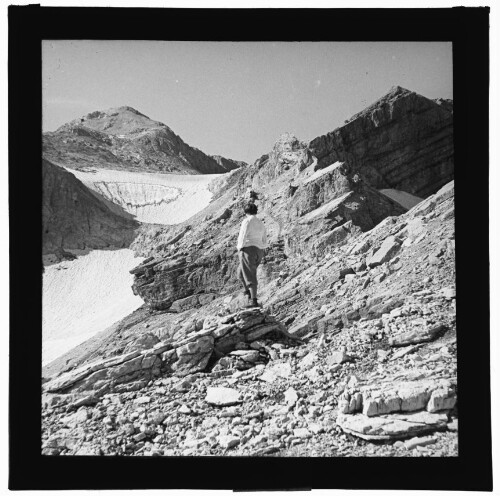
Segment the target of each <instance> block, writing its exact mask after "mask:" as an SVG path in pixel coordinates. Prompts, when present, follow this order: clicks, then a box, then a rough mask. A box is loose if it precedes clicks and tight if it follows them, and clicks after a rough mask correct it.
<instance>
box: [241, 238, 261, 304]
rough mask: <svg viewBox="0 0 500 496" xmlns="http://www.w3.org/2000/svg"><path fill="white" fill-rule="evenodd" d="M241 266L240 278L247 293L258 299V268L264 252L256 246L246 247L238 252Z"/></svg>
mask: <svg viewBox="0 0 500 496" xmlns="http://www.w3.org/2000/svg"><path fill="white" fill-rule="evenodd" d="M238 256H239V259H240V266H239V267H238V278H239V279H240V281H241V282H242V284H243V287H244V288H245V291H247V292H250V296H251V298H253V299H256V298H257V267H258V266H259V264H260V262H261V261H262V257H263V256H264V250H261V249H260V248H257V247H256V246H245V247H244V248H242V249H241V250H240V251H239V252H238Z"/></svg>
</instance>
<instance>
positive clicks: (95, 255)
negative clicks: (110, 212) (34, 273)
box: [42, 249, 144, 365]
mask: <svg viewBox="0 0 500 496" xmlns="http://www.w3.org/2000/svg"><path fill="white" fill-rule="evenodd" d="M74 253H75V254H78V252H76V251H74ZM143 260H144V259H143V258H140V257H134V253H133V252H132V250H128V249H121V250H93V251H91V252H89V253H88V254H83V255H80V256H78V258H77V259H76V260H73V261H64V262H61V263H59V264H55V265H50V266H47V267H45V272H44V275H43V296H42V312H43V313H42V343H43V345H42V365H45V364H47V363H49V362H51V361H52V360H54V359H56V358H57V357H59V356H61V355H62V354H64V353H66V352H67V351H69V350H70V349H71V348H74V347H75V346H77V345H78V344H80V343H83V342H84V341H86V340H87V339H89V338H91V337H92V336H94V335H95V334H97V333H98V332H100V331H103V330H104V329H106V328H107V327H109V326H111V325H112V324H114V323H115V322H117V321H118V320H120V319H122V318H124V317H126V316H127V315H128V314H130V313H131V312H133V311H134V310H136V309H137V308H139V307H140V306H141V305H142V304H143V301H142V299H141V298H140V297H139V296H135V295H134V294H133V293H132V289H131V286H132V283H133V275H132V274H130V273H129V270H130V269H132V268H134V267H135V266H137V265H139V264H140V263H141V262H142V261H143Z"/></svg>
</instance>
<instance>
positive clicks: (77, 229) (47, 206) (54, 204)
mask: <svg viewBox="0 0 500 496" xmlns="http://www.w3.org/2000/svg"><path fill="white" fill-rule="evenodd" d="M42 167H43V203H42V224H43V236H42V239H43V254H49V253H55V252H57V251H59V250H61V249H84V248H105V247H110V246H113V247H126V246H128V245H129V244H130V243H131V242H132V240H133V238H134V235H135V234H134V231H135V229H136V228H137V227H138V226H139V223H138V222H136V221H135V220H133V219H131V218H130V216H129V215H128V214H127V213H126V212H123V215H119V214H118V213H116V208H117V207H116V208H115V209H114V211H113V212H112V211H111V210H110V209H109V208H108V207H107V206H106V205H105V204H104V203H103V202H101V201H100V200H99V199H98V198H97V197H96V196H95V195H94V194H92V193H91V192H90V191H89V190H88V189H87V188H86V187H85V186H84V185H83V184H82V183H81V182H80V181H79V180H78V179H77V178H76V177H75V176H73V174H71V173H69V172H68V171H66V170H64V169H62V168H61V167H58V166H57V165H54V164H52V163H50V162H49V161H48V160H43V163H42Z"/></svg>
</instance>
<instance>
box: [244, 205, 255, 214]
mask: <svg viewBox="0 0 500 496" xmlns="http://www.w3.org/2000/svg"><path fill="white" fill-rule="evenodd" d="M243 211H244V212H245V213H246V214H247V215H255V214H256V213H257V205H255V203H250V202H249V203H247V204H246V205H245V208H244V209H243Z"/></svg>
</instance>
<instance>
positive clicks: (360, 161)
mask: <svg viewBox="0 0 500 496" xmlns="http://www.w3.org/2000/svg"><path fill="white" fill-rule="evenodd" d="M452 109H453V107H452V103H451V101H449V100H440V101H433V100H430V99H428V98H425V97H423V96H421V95H419V94H417V93H415V92H413V91H408V90H406V89H404V88H401V87H399V86H396V87H395V88H393V89H392V90H391V91H390V92H389V93H388V94H387V95H385V96H383V97H382V98H381V99H379V100H377V101H376V102H375V103H374V104H373V105H371V106H370V107H368V108H366V109H365V110H363V111H362V112H360V113H359V114H356V115H355V116H353V117H352V118H351V119H349V121H347V122H346V124H344V125H343V126H341V127H339V128H338V129H335V130H334V131H332V132H330V133H328V134H325V135H323V136H319V137H318V138H315V139H313V140H312V141H311V142H310V143H309V149H310V150H311V152H312V153H313V154H314V155H315V156H316V157H317V158H318V167H319V168H323V167H326V166H328V165H329V164H331V163H333V162H336V161H341V162H344V161H347V162H349V163H350V164H351V165H352V166H354V167H355V168H356V169H357V170H358V171H359V172H360V173H361V174H362V175H363V176H364V177H365V179H366V180H367V181H368V182H369V183H370V184H371V185H372V186H373V187H374V188H376V189H383V188H394V189H398V190H402V191H405V192H407V193H411V194H413V195H416V196H419V197H423V198H425V197H427V196H429V195H430V194H432V193H435V192H436V191H437V190H438V189H439V188H440V187H441V186H443V185H444V184H446V183H448V182H449V181H451V180H452V179H453V111H452Z"/></svg>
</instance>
